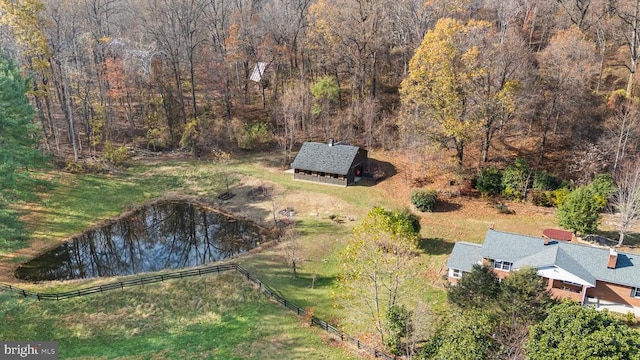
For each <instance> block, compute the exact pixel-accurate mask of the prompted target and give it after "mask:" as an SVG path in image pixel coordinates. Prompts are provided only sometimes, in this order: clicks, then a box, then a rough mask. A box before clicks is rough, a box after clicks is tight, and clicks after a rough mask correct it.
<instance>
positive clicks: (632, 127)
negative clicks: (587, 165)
mask: <svg viewBox="0 0 640 360" xmlns="http://www.w3.org/2000/svg"><path fill="white" fill-rule="evenodd" d="M607 106H608V108H609V109H611V112H612V113H611V116H610V117H609V118H608V119H607V121H606V123H605V129H606V135H605V139H604V141H605V142H607V140H608V141H609V142H610V143H611V145H610V146H611V150H612V152H613V153H614V156H613V157H614V159H613V172H616V170H617V169H618V166H619V165H620V163H621V162H622V161H623V160H624V158H625V156H626V154H627V151H628V148H629V145H631V144H635V142H636V141H635V140H636V139H637V136H638V132H639V130H640V129H638V125H640V124H638V116H640V99H638V98H637V97H628V96H626V92H625V91H624V90H618V91H614V92H613V93H612V94H611V95H610V96H609V100H608V102H607Z"/></svg>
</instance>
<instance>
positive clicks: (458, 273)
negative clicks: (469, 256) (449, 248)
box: [451, 269, 462, 279]
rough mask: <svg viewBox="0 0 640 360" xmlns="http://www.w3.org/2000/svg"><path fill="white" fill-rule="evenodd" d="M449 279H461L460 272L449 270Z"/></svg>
mask: <svg viewBox="0 0 640 360" xmlns="http://www.w3.org/2000/svg"><path fill="white" fill-rule="evenodd" d="M451 277H453V278H456V279H460V278H461V277H462V270H458V269H451Z"/></svg>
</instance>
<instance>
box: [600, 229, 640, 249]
mask: <svg viewBox="0 0 640 360" xmlns="http://www.w3.org/2000/svg"><path fill="white" fill-rule="evenodd" d="M596 234H597V235H600V236H604V237H606V238H608V239H611V240H614V241H615V242H617V241H618V239H619V238H620V233H619V232H618V231H617V230H607V231H603V230H598V231H597V232H596ZM622 246H623V247H624V246H626V247H630V248H640V233H637V232H628V233H626V234H625V235H624V242H623V243H622Z"/></svg>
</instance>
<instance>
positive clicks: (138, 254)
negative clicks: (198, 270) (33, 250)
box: [16, 202, 260, 281]
mask: <svg viewBox="0 0 640 360" xmlns="http://www.w3.org/2000/svg"><path fill="white" fill-rule="evenodd" d="M259 240H260V231H259V229H258V228H257V227H256V226H255V225H253V224H252V223H251V222H248V221H240V220H238V221H236V220H234V219H232V218H229V217H226V216H224V215H222V214H219V213H216V212H213V211H208V210H206V209H204V208H201V207H199V206H197V205H193V204H189V203H175V202H166V203H160V204H155V205H153V206H149V207H145V208H142V209H140V210H138V211H136V212H134V213H133V214H132V215H131V216H129V217H126V218H123V219H121V220H118V221H115V222H113V223H112V224H109V225H106V226H104V227H101V228H98V229H95V230H93V231H90V232H87V233H85V234H83V235H81V236H78V237H76V238H73V239H72V240H70V241H68V242H66V243H64V244H63V245H61V246H59V247H57V248H55V249H53V250H51V251H49V252H47V253H45V254H43V255H41V256H39V257H37V258H35V259H33V260H31V261H29V262H27V263H25V264H23V265H22V266H21V267H20V268H18V270H17V271H16V277H18V278H20V279H25V280H31V281H40V280H67V279H82V278H91V277H97V276H114V275H130V274H136V273H141V272H147V271H158V270H162V269H175V268H182V267H189V266H195V265H201V264H206V263H209V262H213V261H218V260H222V259H225V258H228V257H231V256H233V255H236V254H239V253H242V252H245V251H248V250H250V249H252V248H254V247H255V246H256V242H257V241H259Z"/></svg>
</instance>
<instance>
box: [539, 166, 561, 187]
mask: <svg viewBox="0 0 640 360" xmlns="http://www.w3.org/2000/svg"><path fill="white" fill-rule="evenodd" d="M561 184H562V180H560V178H558V177H556V176H554V175H552V174H549V173H548V172H545V171H538V172H536V173H535V175H533V188H534V189H535V190H540V191H546V190H555V189H557V188H559V187H560V185H561Z"/></svg>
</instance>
